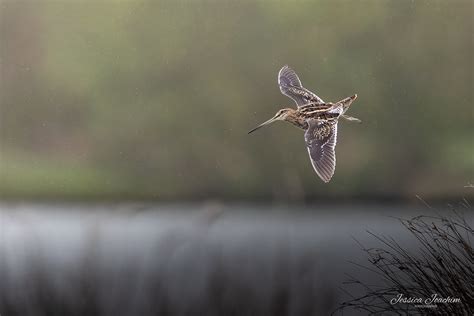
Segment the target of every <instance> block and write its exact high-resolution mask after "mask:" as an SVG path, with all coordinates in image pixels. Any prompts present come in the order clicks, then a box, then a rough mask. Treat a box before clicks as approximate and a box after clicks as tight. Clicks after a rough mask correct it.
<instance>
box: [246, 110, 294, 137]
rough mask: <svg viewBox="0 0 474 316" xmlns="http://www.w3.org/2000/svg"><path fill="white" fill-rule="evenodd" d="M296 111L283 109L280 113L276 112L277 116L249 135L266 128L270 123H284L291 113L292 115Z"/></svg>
mask: <svg viewBox="0 0 474 316" xmlns="http://www.w3.org/2000/svg"><path fill="white" fill-rule="evenodd" d="M293 111H294V110H293V109H281V110H279V111H278V112H276V114H275V116H274V117H272V118H271V119H269V120H268V121H266V122H263V123H262V124H260V125H259V126H257V127H255V128H254V129H252V130H251V131H249V134H250V133H252V132H254V131H256V130H257V129H259V128H261V127H264V126H265V125H268V124H270V123H273V122H276V121H284V120H285V119H286V118H287V117H288V115H290V113H292V112H293Z"/></svg>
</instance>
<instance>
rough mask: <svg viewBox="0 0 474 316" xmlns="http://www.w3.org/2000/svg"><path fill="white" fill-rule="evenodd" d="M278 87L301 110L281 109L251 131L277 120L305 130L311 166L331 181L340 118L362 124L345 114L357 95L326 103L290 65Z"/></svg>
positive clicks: (325, 180)
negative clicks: (302, 82)
mask: <svg viewBox="0 0 474 316" xmlns="http://www.w3.org/2000/svg"><path fill="white" fill-rule="evenodd" d="M278 84H279V86H280V91H281V92H282V93H283V94H284V95H286V96H288V97H289V98H291V99H292V100H293V101H294V102H295V103H296V106H297V108H296V109H293V108H285V109H281V110H279V111H278V112H277V113H276V114H275V116H274V117H272V118H271V119H269V120H268V121H266V122H263V123H262V124H260V125H259V126H257V127H255V128H254V129H252V130H251V131H249V134H250V133H252V132H254V131H256V130H257V129H259V128H261V127H263V126H265V125H268V124H270V123H273V122H275V121H286V122H290V123H291V124H293V125H295V126H296V127H298V128H300V129H302V130H304V131H305V134H304V138H305V142H306V148H307V150H308V153H309V157H310V159H311V164H312V165H313V168H314V170H315V171H316V173H317V174H318V176H319V177H320V178H321V179H322V180H323V181H324V182H329V181H330V180H331V178H332V176H333V175H334V170H335V168H336V153H335V148H336V143H337V123H338V120H339V118H340V117H342V118H344V119H346V120H349V121H355V122H360V120H359V119H357V118H355V117H351V116H347V115H345V113H346V111H347V110H348V109H349V107H350V105H351V103H352V102H354V100H355V99H356V98H357V94H354V95H353V96H350V97H347V98H345V99H342V100H340V101H338V102H336V103H331V102H328V103H326V102H324V101H323V100H322V99H321V98H320V97H318V96H317V95H316V94H314V93H313V92H311V91H309V90H308V89H306V88H304V87H303V85H302V84H301V81H300V79H299V78H298V75H297V74H296V73H295V72H294V71H293V70H292V69H291V68H290V67H288V66H284V67H283V68H282V69H281V70H280V72H279V73H278Z"/></svg>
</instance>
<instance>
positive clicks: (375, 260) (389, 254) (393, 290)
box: [340, 202, 474, 315]
mask: <svg viewBox="0 0 474 316" xmlns="http://www.w3.org/2000/svg"><path fill="white" fill-rule="evenodd" d="M466 203H467V202H466ZM465 206H466V207H467V209H466V210H463V211H468V212H470V211H472V209H471V207H470V206H469V205H467V204H466V205H465ZM400 221H401V223H402V225H403V226H404V227H405V228H406V230H407V232H409V233H411V234H412V235H413V236H414V237H415V238H416V241H417V242H418V244H419V250H418V251H417V252H413V248H411V250H408V249H407V246H406V245H400V244H399V243H398V242H397V240H396V239H394V238H392V237H387V236H384V235H380V234H375V233H372V232H369V233H370V234H371V235H372V236H373V237H374V238H375V239H376V240H377V241H379V242H380V243H381V244H382V246H381V247H379V248H363V250H364V251H365V252H366V253H367V254H368V256H369V262H370V266H368V267H363V266H362V267H363V268H366V269H370V271H373V273H374V274H376V275H377V276H379V277H380V279H381V280H382V281H383V282H382V283H380V284H376V285H374V284H367V282H364V281H361V280H359V279H357V278H352V279H351V280H350V281H348V282H347V283H348V284H349V285H350V286H346V287H345V289H346V293H347V294H348V295H350V296H351V299H349V300H347V301H346V302H344V303H343V304H342V306H341V308H340V309H342V310H344V309H351V308H352V309H357V310H362V311H364V312H367V313H368V314H370V315H473V314H474V249H473V244H472V242H473V238H474V230H473V228H472V223H470V222H469V221H467V220H466V217H465V216H464V215H463V213H462V212H459V211H456V210H453V211H452V213H451V214H450V215H439V216H418V217H415V218H412V219H408V220H404V219H401V220H400ZM411 247H412V246H411ZM359 293H362V294H359ZM400 294H402V295H403V296H404V297H406V298H422V299H423V302H422V303H418V304H414V303H406V304H404V303H397V304H391V300H392V299H394V298H396V297H397V296H398V295H400ZM434 294H436V295H437V297H439V298H458V299H460V302H459V303H452V302H451V303H449V302H448V303H436V302H434V303H429V302H428V304H426V303H425V299H427V298H432V295H434ZM417 305H436V307H435V308H433V307H424V308H423V307H419V306H417Z"/></svg>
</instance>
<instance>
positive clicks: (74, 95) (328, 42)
mask: <svg viewBox="0 0 474 316" xmlns="http://www.w3.org/2000/svg"><path fill="white" fill-rule="evenodd" d="M472 32H473V2H472V1H459V0H458V1H376V0H374V1H368V0H365V1H146V2H144V1H104V2H100V1H8V0H7V1H5V0H3V1H0V36H1V37H0V45H1V46H0V58H1V59H0V62H1V65H0V66H1V69H0V71H1V73H0V74H1V83H0V85H1V86H0V88H1V100H0V101H1V108H0V111H1V112H0V115H1V121H0V123H1V134H0V145H1V148H0V149H1V156H0V194H1V196H2V197H16V198H33V197H45V198H80V199H87V198H113V199H123V198H152V199H167V200H189V199H200V198H231V199H242V200H245V199H256V198H258V199H260V198H262V199H278V200H286V199H290V200H299V199H305V198H322V197H337V198H345V197H368V198H378V197H387V196H394V197H404V196H413V195H415V194H419V195H422V196H425V197H426V196H428V197H432V196H433V197H445V196H452V195H456V196H459V195H461V196H463V195H464V196H465V195H468V194H471V192H472V189H471V190H469V189H467V188H464V185H466V184H468V183H469V182H472V181H473V172H474V147H473V131H474V128H473V118H474V115H473V92H472V89H473V37H472ZM285 64H289V65H290V66H291V67H293V68H294V69H295V70H296V71H297V72H298V73H299V75H300V77H301V79H302V81H303V84H304V85H305V86H306V87H307V88H309V89H311V90H313V91H315V92H317V93H318V94H319V95H320V96H321V97H322V98H323V99H324V100H328V101H337V100H339V99H342V98H343V97H346V96H349V95H351V94H353V93H357V94H358V95H359V98H358V100H357V101H356V102H355V103H354V104H353V106H352V107H351V110H350V113H349V114H350V115H353V116H356V117H359V118H361V119H362V120H363V124H361V125H358V124H353V123H350V122H346V121H342V122H341V124H340V128H339V138H338V141H339V142H338V146H337V157H338V163H337V168H336V174H335V176H334V178H333V180H332V181H331V182H330V183H329V184H323V183H322V182H321V181H320V180H319V179H318V178H317V176H316V175H315V174H314V173H313V171H312V168H311V165H310V162H309V160H308V157H307V154H306V150H305V147H304V141H303V137H302V133H301V131H299V130H297V129H295V128H293V127H291V126H289V125H285V124H283V123H281V124H275V125H274V126H271V127H268V128H267V129H262V130H261V131H259V132H258V133H255V134H252V135H247V134H246V132H247V131H248V130H249V129H250V128H252V127H254V126H255V125H256V124H258V123H260V122H262V121H264V120H266V119H268V118H269V117H271V116H272V115H273V114H274V113H275V112H276V111H277V110H278V109H279V108H280V107H287V106H290V105H291V106H293V105H292V103H291V101H290V100H289V99H287V98H286V97H285V96H283V95H281V94H280V92H279V90H278V87H277V83H276V75H277V72H278V70H279V69H280V67H281V66H283V65H285Z"/></svg>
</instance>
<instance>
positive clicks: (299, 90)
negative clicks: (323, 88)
mask: <svg viewBox="0 0 474 316" xmlns="http://www.w3.org/2000/svg"><path fill="white" fill-rule="evenodd" d="M278 85H279V86H280V91H281V93H283V94H284V95H286V96H287V97H289V98H290V99H292V100H293V101H295V103H296V105H297V106H298V107H300V106H302V105H304V104H308V103H324V101H323V100H322V99H321V98H320V97H318V96H317V95H316V94H314V93H313V92H311V91H309V90H308V89H306V88H304V87H303V85H302V84H301V80H300V78H299V77H298V75H297V74H296V72H295V71H294V70H293V69H291V68H290V67H288V66H284V67H283V68H281V69H280V72H279V73H278Z"/></svg>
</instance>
